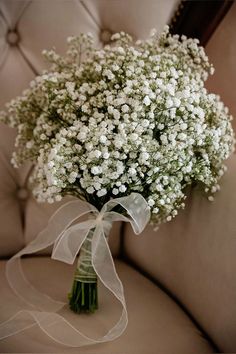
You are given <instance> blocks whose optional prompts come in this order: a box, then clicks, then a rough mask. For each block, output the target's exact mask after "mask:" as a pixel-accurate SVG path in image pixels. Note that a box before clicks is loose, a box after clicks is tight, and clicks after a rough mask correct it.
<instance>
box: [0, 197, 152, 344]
mask: <svg viewBox="0 0 236 354" xmlns="http://www.w3.org/2000/svg"><path fill="white" fill-rule="evenodd" d="M117 205H120V206H122V207H123V208H124V209H125V210H126V212H127V214H128V215H129V217H126V216H124V215H121V214H119V213H117V212H115V211H112V209H113V208H114V207H115V206H117ZM88 214H90V216H92V219H91V218H90V219H89V220H87V221H83V222H79V223H76V224H74V225H72V224H73V223H74V222H75V221H76V220H77V219H78V218H80V217H82V216H85V215H88ZM149 219H150V210H149V206H148V204H147V202H146V200H145V199H144V198H143V197H142V196H141V195H140V194H138V193H132V194H130V195H129V196H127V197H123V198H117V199H113V200H110V201H109V202H107V203H106V204H105V205H104V206H103V208H102V210H101V211H100V212H99V211H98V210H97V209H96V208H95V207H94V206H93V205H91V204H89V203H87V202H82V201H81V200H75V201H71V202H69V203H67V204H64V205H63V206H62V207H60V208H59V209H58V210H57V211H56V212H55V213H54V214H53V216H52V217H51V218H50V220H49V223H48V226H47V227H46V229H44V230H43V231H42V232H40V233H39V235H38V236H37V238H36V239H35V240H34V241H32V242H31V243H30V244H28V245H27V246H26V247H25V248H24V249H23V250H21V251H20V252H18V253H17V254H16V255H15V256H13V257H12V258H11V259H10V260H9V261H8V262H7V266H6V276H7V279H8V282H9V284H10V286H11V288H12V289H13V290H14V291H15V293H16V294H17V295H18V296H19V297H21V298H22V299H23V300H24V301H25V302H26V303H27V304H28V306H30V308H29V309H25V310H21V311H19V312H17V313H16V314H15V315H14V316H13V317H11V318H10V319H9V320H7V321H6V322H3V323H2V324H1V325H0V339H3V338H6V337H9V336H12V335H14V334H16V333H18V332H21V331H23V330H26V329H27V328H30V327H32V326H34V325H35V324H38V325H39V326H40V328H41V329H42V330H43V331H44V332H45V333H46V334H47V335H48V336H49V337H50V338H52V339H53V340H54V341H56V342H58V343H61V344H63V345H67V346H70V347H80V346H84V345H89V344H96V343H103V342H108V341H112V340H114V339H116V338H118V337H119V336H120V335H121V334H122V333H123V332H124V330H125V328H126V326H127V323H128V315H127V309H126V303H125V297H124V290H123V286H122V283H121V281H120V279H119V277H118V275H117V273H116V270H115V266H114V262H113V259H112V255H111V252H110V249H109V246H108V243H107V239H106V235H107V233H108V230H109V229H110V227H111V225H112V222H113V221H124V222H129V223H130V224H131V225H132V228H133V230H134V232H135V233H136V234H139V233H141V232H142V231H143V229H144V228H145V226H146V224H147V223H148V221H149ZM91 229H95V230H94V234H93V238H92V264H93V267H94V269H95V272H96V273H97V276H98V277H99V279H100V280H101V281H102V283H103V284H104V285H105V287H106V288H107V289H109V290H110V291H111V292H112V293H113V294H114V296H115V297H116V298H117V299H118V300H119V302H120V303H121V305H122V314H121V316H120V319H119V320H118V322H117V323H116V324H115V325H114V327H112V328H111V329H110V330H109V331H108V332H107V334H106V335H104V336H103V337H101V338H98V339H93V338H89V337H87V336H86V335H84V334H83V333H82V332H80V331H79V330H77V329H76V328H75V327H74V326H73V325H72V324H71V323H70V322H69V321H67V320H66V319H65V318H64V317H63V316H62V315H60V314H58V313H57V312H58V311H59V310H61V309H62V308H63V307H64V306H65V305H67V304H66V303H64V302H60V301H56V300H54V299H52V298H51V297H49V296H47V295H46V294H44V293H41V292H39V291H38V290H37V289H35V288H34V287H33V286H32V285H31V284H30V283H29V282H28V281H27V279H26V278H25V276H24V274H23V271H22V268H21V256H23V255H27V254H31V253H35V252H38V251H40V250H42V249H44V248H46V247H48V246H50V245H52V244H54V247H53V252H52V256H51V257H52V258H53V259H57V260H59V261H62V262H65V263H69V264H72V263H73V262H74V260H75V258H76V256H77V254H78V252H79V250H80V248H81V246H82V244H83V242H84V240H85V239H86V237H87V235H88V233H89V230H91ZM91 320H92V318H91Z"/></svg>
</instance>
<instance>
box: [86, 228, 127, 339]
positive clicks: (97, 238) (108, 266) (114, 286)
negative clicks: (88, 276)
mask: <svg viewBox="0 0 236 354" xmlns="http://www.w3.org/2000/svg"><path fill="white" fill-rule="evenodd" d="M92 264H93V267H94V269H95V271H96V273H97V276H98V277H99V279H100V280H101V282H102V283H103V284H104V286H105V287H106V288H107V289H108V290H110V291H111V292H112V293H113V295H114V296H115V297H116V298H117V300H118V301H119V302H120V303H121V305H122V314H121V317H120V319H119V320H118V322H117V323H116V324H115V326H114V327H112V328H111V329H110V330H109V332H108V333H107V334H106V335H105V336H104V337H103V338H102V340H101V342H106V341H112V340H114V339H116V338H118V337H119V336H120V335H121V334H122V333H123V332H124V331H125V329H126V327H127V324H128V314H127V309H126V302H125V296H124V288H123V285H122V283H121V280H120V278H119V276H118V274H117V272H116V269H115V265H114V261H113V258H112V255H111V251H110V247H109V245H108V243H107V239H106V236H105V234H104V231H103V228H102V227H101V226H97V228H96V230H95V232H94V235H93V239H92Z"/></svg>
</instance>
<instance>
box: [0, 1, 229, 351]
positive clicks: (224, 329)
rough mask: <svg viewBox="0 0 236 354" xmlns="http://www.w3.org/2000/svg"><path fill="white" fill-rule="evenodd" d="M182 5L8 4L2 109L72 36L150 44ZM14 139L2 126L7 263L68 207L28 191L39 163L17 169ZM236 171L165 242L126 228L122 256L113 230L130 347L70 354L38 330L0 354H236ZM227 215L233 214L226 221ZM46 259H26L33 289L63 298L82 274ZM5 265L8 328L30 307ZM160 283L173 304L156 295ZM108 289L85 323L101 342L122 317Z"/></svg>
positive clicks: (0, 185) (170, 228)
mask: <svg viewBox="0 0 236 354" xmlns="http://www.w3.org/2000/svg"><path fill="white" fill-rule="evenodd" d="M177 2H178V1H177V0H146V1H143V0H50V1H48V0H32V1H29V0H0V93H1V94H0V109H1V108H2V107H3V105H4V103H5V102H7V101H9V100H10V99H11V98H13V97H14V96H16V95H18V94H20V92H21V91H22V90H23V89H24V88H25V87H27V86H28V83H29V82H30V80H31V79H32V78H33V77H34V76H35V75H36V74H38V73H40V72H41V70H42V69H43V68H45V65H46V64H45V62H44V60H43V58H42V56H41V51H42V49H44V48H51V47H52V46H55V47H56V49H57V50H58V51H59V52H63V51H64V50H65V40H66V38H67V37H68V36H70V35H76V34H78V33H80V32H88V31H89V32H91V33H92V34H93V35H94V38H95V41H96V45H97V46H98V47H101V46H102V45H103V44H106V43H108V42H109V40H110V36H111V34H112V33H114V32H117V31H120V30H125V31H127V32H128V33H130V34H132V35H133V36H134V38H144V37H145V36H147V34H148V33H149V31H150V29H151V28H153V27H155V28H157V29H158V30H160V29H161V28H162V27H163V25H164V24H165V23H167V22H168V21H169V19H170V18H171V16H172V14H173V11H174V9H175V7H176V4H177ZM14 137H15V132H14V131H13V130H11V129H10V128H8V127H6V126H4V125H2V124H1V125H0V223H1V228H0V257H2V258H8V257H9V256H11V255H12V254H14V253H15V252H17V251H18V250H19V249H20V248H22V247H23V246H24V245H25V244H26V243H28V242H29V241H30V240H32V239H33V238H34V237H35V236H36V235H37V233H38V232H39V231H40V230H41V229H42V228H43V227H44V226H45V225H46V223H47V221H48V219H49V217H50V215H51V214H52V213H53V211H54V210H55V209H56V208H57V207H58V206H59V203H58V204H56V205H47V204H38V203H36V202H35V200H34V199H33V198H32V196H31V194H30V191H29V189H28V184H27V181H28V176H29V173H30V170H31V165H30V164H28V165H25V166H22V167H21V168H20V169H18V170H16V169H13V167H12V166H11V164H10V162H9V161H10V158H11V153H12V151H13V149H14ZM229 165H230V166H231V168H230V172H229V174H228V176H226V179H225V180H224V181H225V182H224V184H225V186H224V187H223V191H222V194H221V195H220V196H219V197H218V199H217V202H216V204H215V205H214V207H212V205H211V206H210V205H209V203H207V202H206V201H205V200H204V199H202V198H201V197H200V196H197V195H195V194H194V195H193V196H192V197H191V198H192V208H188V209H186V211H184V212H183V213H182V214H181V215H180V217H179V218H178V219H176V220H175V221H174V222H173V223H170V224H168V225H164V226H163V227H162V228H161V230H160V231H159V232H158V233H157V234H156V233H153V231H152V230H151V228H148V229H147V230H146V231H145V233H144V235H143V236H141V237H139V238H138V239H135V238H134V235H133V234H132V232H131V230H130V229H129V228H127V227H125V232H124V236H125V238H124V244H123V247H121V245H120V233H121V229H120V227H121V225H119V224H118V225H116V226H115V228H114V229H113V231H112V234H111V238H110V245H111V248H112V252H113V254H114V255H115V256H119V258H120V259H119V260H116V265H117V270H118V273H119V275H120V277H121V279H122V281H123V282H124V287H125V293H126V299H127V304H128V311H129V321H130V322H129V326H128V329H127V331H126V332H125V334H124V335H123V336H122V337H121V338H119V339H117V340H116V341H114V342H111V343H108V344H104V345H99V346H92V347H90V348H82V349H68V348H65V347H62V346H59V345H57V344H55V343H54V342H52V341H50V340H49V339H48V338H47V337H46V336H45V335H44V334H43V333H42V332H41V331H39V329H38V328H32V329H30V330H28V331H27V332H25V333H19V334H17V335H16V336H14V337H12V338H7V339H5V340H4V341H2V342H0V353H3V352H4V353H15V352H18V353H39V352H40V353H52V352H53V353H79V354H80V353H81V354H86V353H88V354H92V353H96V354H108V353H109V354H133V353H135V354H146V353H147V354H157V353H169V354H172V353H176V354H178V353H179V354H180V353H181V354H189V353H212V352H215V351H216V347H215V346H214V344H213V342H214V343H215V344H216V345H217V346H218V347H219V348H220V349H221V350H222V351H235V350H236V342H235V337H236V336H235V334H236V332H235V328H236V323H235V318H236V313H235V310H234V298H235V295H236V294H235V293H236V288H235V284H236V281H235V280H236V279H235V275H234V274H236V272H235V270H236V267H235V261H234V256H233V252H234V251H233V250H234V248H235V246H236V245H235V242H234V234H235V231H236V230H235V224H234V218H235V213H234V207H233V206H234V204H235V197H234V195H233V194H231V190H232V189H233V185H234V180H235V175H236V170H235V158H234V159H232V160H231V162H229ZM64 202H65V200H64V201H63V203H64ZM222 206H223V208H225V211H226V210H227V214H226V213H225V214H224V213H222V214H221V208H222ZM215 215H217V218H218V220H220V219H221V218H222V215H223V216H224V218H225V220H224V223H221V224H219V225H218V224H216V223H215V219H214V218H215ZM226 215H227V217H228V219H227V220H226ZM222 233H224V236H225V237H224V238H222ZM150 245H151V247H149V246H150ZM120 249H121V251H122V254H121V252H120ZM45 254H46V256H45ZM47 254H48V252H45V253H44V254H43V256H42V255H41V256H37V257H32V258H28V259H24V260H23V267H24V270H25V271H26V273H27V276H28V277H29V279H30V280H31V281H32V282H33V284H34V285H37V286H38V287H39V288H40V287H42V288H41V289H42V290H44V291H46V290H47V289H49V291H50V292H51V293H50V295H52V296H55V297H56V298H63V299H64V297H65V295H66V294H65V289H68V288H69V287H70V284H71V278H72V274H73V270H72V269H71V267H69V266H68V265H65V264H62V263H60V262H55V261H54V262H53V261H51V260H50V259H49V257H48V256H47ZM124 255H125V256H126V261H124V259H123V258H122V256H124ZM5 262H6V261H5V260H4V259H2V260H0V284H1V287H0V322H2V321H3V320H6V319H7V318H8V317H9V312H10V313H14V312H15V311H17V310H18V309H19V308H21V307H22V303H20V302H19V299H17V298H16V297H15V295H14V294H13V293H12V291H11V290H10V288H9V286H8V284H7V282H6V279H5V274H4V268H5ZM131 264H136V266H138V267H139V269H141V270H142V271H144V272H146V273H148V274H149V275H150V276H151V277H152V278H153V279H154V280H155V282H156V283H155V282H152V281H150V280H149V279H148V278H147V277H145V276H143V275H141V274H140V272H138V271H136V270H134V268H133V267H132V266H131ZM35 274H37V277H36V276H35ZM58 277H59V278H60V279H59V281H58ZM52 280H53V281H54V282H52ZM158 283H161V284H162V286H164V287H165V288H166V289H168V291H169V292H171V293H172V294H173V297H170V296H169V295H168V294H167V293H166V291H164V290H163V289H161V288H160V287H159V286H157V284H158ZM221 287H222V289H221ZM100 290H101V301H102V304H101V311H98V312H97V313H96V315H94V316H95V317H94V320H93V321H92V319H90V318H87V319H86V320H85V322H86V321H87V322H86V323H85V326H86V329H87V330H88V332H89V331H90V332H91V334H92V335H93V334H95V335H96V334H101V333H100V332H101V331H103V332H104V331H105V329H106V328H107V327H108V326H109V325H110V324H111V322H114V321H115V318H116V316H117V315H118V310H119V309H118V307H117V306H116V303H114V299H113V298H112V297H111V296H109V295H108V294H107V293H106V292H105V291H104V289H102V288H101V289H100ZM174 298H177V299H178V300H179V301H180V302H181V303H182V305H183V307H185V308H186V309H187V310H188V313H191V315H192V316H193V318H190V316H189V314H188V313H187V312H186V311H184V310H183V308H182V307H180V306H179V304H178V303H177V302H176V301H175V300H174ZM91 321H92V322H91ZM201 328H202V329H204V332H203V330H202V329H201ZM205 334H207V336H206V335H205ZM208 336H209V338H210V340H209V339H207V337H208Z"/></svg>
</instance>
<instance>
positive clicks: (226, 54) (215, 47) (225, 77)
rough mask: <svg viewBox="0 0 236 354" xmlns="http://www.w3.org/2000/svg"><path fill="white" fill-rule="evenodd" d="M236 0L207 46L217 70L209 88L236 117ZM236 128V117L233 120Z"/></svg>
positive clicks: (208, 83) (208, 82) (208, 53)
mask: <svg viewBox="0 0 236 354" xmlns="http://www.w3.org/2000/svg"><path fill="white" fill-rule="evenodd" d="M235 32H236V2H234V4H233V5H232V7H231V9H230V10H229V12H228V13H227V15H226V16H225V17H224V19H223V21H222V22H221V23H220V25H219V26H218V27H217V29H216V31H215V33H214V34H213V36H212V37H211V38H210V41H209V42H208V44H207V46H206V52H207V55H208V56H209V58H210V61H211V62H212V63H213V65H214V67H215V69H216V71H215V73H214V75H213V76H211V77H210V78H209V79H208V81H207V88H208V89H209V90H210V91H213V92H216V93H217V94H219V95H220V96H221V97H222V100H223V101H224V102H225V104H226V105H227V106H228V107H229V109H230V112H231V114H232V115H233V116H234V117H236V106H235V91H236V67H235V61H236V45H235ZM233 125H234V129H235V130H236V119H234V121H233Z"/></svg>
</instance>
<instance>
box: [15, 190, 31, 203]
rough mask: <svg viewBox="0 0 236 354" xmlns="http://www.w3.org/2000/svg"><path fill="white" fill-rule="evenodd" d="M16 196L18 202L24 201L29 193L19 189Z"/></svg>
mask: <svg viewBox="0 0 236 354" xmlns="http://www.w3.org/2000/svg"><path fill="white" fill-rule="evenodd" d="M16 196H17V198H18V199H20V200H26V199H28V197H29V191H28V190H27V189H26V188H19V189H18V191H17V193H16Z"/></svg>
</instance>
